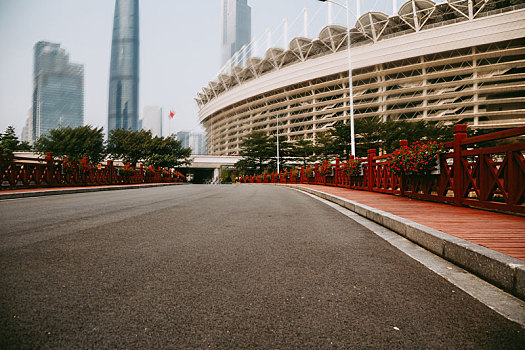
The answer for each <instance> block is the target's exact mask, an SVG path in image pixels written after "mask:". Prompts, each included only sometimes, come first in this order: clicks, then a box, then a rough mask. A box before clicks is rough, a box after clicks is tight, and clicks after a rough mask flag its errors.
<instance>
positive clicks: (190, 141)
mask: <svg viewBox="0 0 525 350" xmlns="http://www.w3.org/2000/svg"><path fill="white" fill-rule="evenodd" d="M176 137H177V140H179V141H180V142H181V145H182V147H184V148H191V153H192V154H206V138H205V136H204V134H203V133H196V132H189V131H179V132H177V136H176Z"/></svg>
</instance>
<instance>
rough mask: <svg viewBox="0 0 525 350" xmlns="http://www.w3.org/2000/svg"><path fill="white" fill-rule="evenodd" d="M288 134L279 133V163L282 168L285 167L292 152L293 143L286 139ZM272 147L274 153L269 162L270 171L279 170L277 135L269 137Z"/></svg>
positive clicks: (267, 168) (268, 168)
mask: <svg viewBox="0 0 525 350" xmlns="http://www.w3.org/2000/svg"><path fill="white" fill-rule="evenodd" d="M286 138H287V137H286V136H284V135H282V134H281V135H279V165H280V170H282V169H283V168H284V166H285V165H286V162H287V161H288V160H289V157H290V156H291V154H292V145H291V143H290V142H288V141H287V140H286ZM268 142H269V143H270V147H271V148H272V155H271V158H270V160H269V162H268V166H267V167H266V170H267V171H269V172H273V171H277V136H275V135H274V136H270V137H269V138H268Z"/></svg>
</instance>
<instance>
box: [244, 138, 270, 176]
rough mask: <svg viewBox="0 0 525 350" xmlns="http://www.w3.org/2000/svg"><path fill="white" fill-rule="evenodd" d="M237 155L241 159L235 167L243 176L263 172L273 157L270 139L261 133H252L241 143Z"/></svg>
mask: <svg viewBox="0 0 525 350" xmlns="http://www.w3.org/2000/svg"><path fill="white" fill-rule="evenodd" d="M239 155H241V156H242V157H243V159H241V160H240V161H238V162H237V163H235V167H236V168H238V169H240V170H242V171H243V172H244V173H245V174H256V173H261V172H263V171H264V170H265V169H266V167H267V166H268V163H269V162H270V160H271V159H272V158H273V157H274V156H275V153H274V147H273V145H272V142H271V138H270V137H269V136H268V135H266V133H264V132H262V131H254V132H252V133H251V134H249V135H248V136H246V137H245V138H244V139H243V140H242V142H241V151H240V152H239Z"/></svg>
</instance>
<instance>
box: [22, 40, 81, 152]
mask: <svg viewBox="0 0 525 350" xmlns="http://www.w3.org/2000/svg"><path fill="white" fill-rule="evenodd" d="M34 55H35V56H34V67H33V108H32V109H33V111H32V121H31V135H30V137H31V141H33V142H34V141H36V140H37V139H38V138H39V137H40V136H42V135H44V134H46V133H47V132H48V131H49V130H51V129H55V128H58V127H67V126H70V127H72V128H75V127H78V126H82V125H83V124H84V66H83V65H81V64H74V63H70V62H69V54H68V53H67V52H66V50H64V49H63V48H61V47H60V44H55V43H50V42H47V41H39V42H37V43H36V44H35V46H34Z"/></svg>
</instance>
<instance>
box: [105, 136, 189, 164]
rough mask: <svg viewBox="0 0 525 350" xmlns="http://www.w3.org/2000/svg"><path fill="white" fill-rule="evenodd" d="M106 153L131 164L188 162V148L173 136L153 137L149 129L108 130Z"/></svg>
mask: <svg viewBox="0 0 525 350" xmlns="http://www.w3.org/2000/svg"><path fill="white" fill-rule="evenodd" d="M107 149H108V153H109V154H110V155H111V156H112V157H113V158H116V159H121V160H123V161H124V162H125V163H128V162H129V163H130V164H132V165H135V164H137V163H138V162H144V163H145V164H146V165H153V166H155V167H167V168H173V167H177V166H180V165H182V164H187V163H188V162H189V157H190V155H191V149H190V148H183V147H182V145H181V141H178V140H176V139H175V137H174V136H169V137H153V136H152V134H151V131H149V130H148V131H145V130H140V131H131V130H124V129H114V130H111V131H110V132H109V138H108V146H107Z"/></svg>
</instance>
